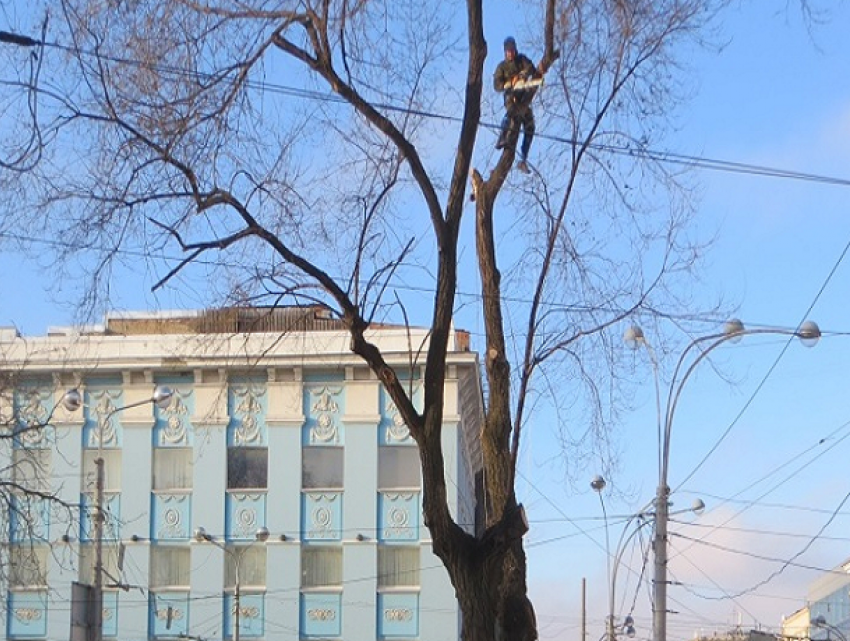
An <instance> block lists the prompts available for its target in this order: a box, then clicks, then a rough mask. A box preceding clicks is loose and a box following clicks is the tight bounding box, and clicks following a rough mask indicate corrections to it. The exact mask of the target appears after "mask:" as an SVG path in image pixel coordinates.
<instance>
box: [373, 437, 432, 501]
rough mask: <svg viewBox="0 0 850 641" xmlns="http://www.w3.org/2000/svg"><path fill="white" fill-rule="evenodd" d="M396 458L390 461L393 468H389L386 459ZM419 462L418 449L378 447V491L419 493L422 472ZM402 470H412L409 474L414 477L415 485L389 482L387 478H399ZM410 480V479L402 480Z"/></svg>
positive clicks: (389, 446) (399, 446)
mask: <svg viewBox="0 0 850 641" xmlns="http://www.w3.org/2000/svg"><path fill="white" fill-rule="evenodd" d="M390 456H393V457H397V458H396V460H394V461H392V463H393V466H392V469H391V468H390V465H389V462H388V461H387V460H386V458H387V457H390ZM402 457H409V458H410V459H411V460H403V458H402ZM420 468H421V464H420V461H419V449H418V448H416V447H414V446H410V445H381V446H380V447H378V491H404V490H406V491H410V492H413V491H415V492H419V491H421V490H422V472H421V469H420ZM404 470H412V472H409V474H415V475H416V482H415V484H410V483H402V482H399V479H398V478H396V479H395V482H390V481H389V479H387V477H388V476H393V477H400V476H402V474H400V473H399V472H403V471H404ZM404 480H405V481H407V480H412V479H406V478H405V479H404Z"/></svg>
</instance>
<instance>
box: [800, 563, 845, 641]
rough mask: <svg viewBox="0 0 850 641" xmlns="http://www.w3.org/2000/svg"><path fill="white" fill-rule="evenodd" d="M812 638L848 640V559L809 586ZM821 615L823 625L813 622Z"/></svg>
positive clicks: (808, 598)
mask: <svg viewBox="0 0 850 641" xmlns="http://www.w3.org/2000/svg"><path fill="white" fill-rule="evenodd" d="M806 598H807V601H808V604H809V605H808V607H809V616H810V619H811V621H812V623H813V625H812V627H811V638H812V639H836V638H840V637H841V636H842V635H843V636H844V641H847V640H848V639H850V558H848V559H847V560H845V561H844V562H843V563H841V564H840V565H838V566H836V567H835V568H833V569H832V570H831V571H830V572H827V573H825V574H824V575H823V576H821V577H820V578H818V579H817V580H815V581H813V582H812V583H811V584H810V585H809V592H808V595H807V597H806ZM819 617H823V621H824V622H825V625H821V626H817V625H814V622H815V621H817V620H818V618H819Z"/></svg>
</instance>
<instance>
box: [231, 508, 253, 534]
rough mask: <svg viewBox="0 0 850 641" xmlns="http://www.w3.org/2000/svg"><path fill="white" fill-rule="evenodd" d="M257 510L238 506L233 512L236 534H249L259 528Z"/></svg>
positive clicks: (234, 531)
mask: <svg viewBox="0 0 850 641" xmlns="http://www.w3.org/2000/svg"><path fill="white" fill-rule="evenodd" d="M258 522H259V521H258V519H257V510H255V509H254V508H252V507H238V508H236V510H235V511H234V512H233V534H234V536H248V535H250V534H252V533H254V532H255V531H256V530H257V523H258Z"/></svg>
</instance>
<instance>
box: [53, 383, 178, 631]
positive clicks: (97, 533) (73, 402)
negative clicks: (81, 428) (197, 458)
mask: <svg viewBox="0 0 850 641" xmlns="http://www.w3.org/2000/svg"><path fill="white" fill-rule="evenodd" d="M172 395H173V392H172V391H171V389H170V388H168V387H165V386H164V385H158V386H157V387H156V388H155V389H154V391H153V395H152V396H151V397H150V398H146V399H144V400H141V401H138V402H136V403H130V404H128V405H122V406H121V407H115V408H113V409H111V410H110V411H109V412H107V413H106V414H105V415H104V416H102V417H101V416H98V418H97V458H96V459H95V460H94V464H95V468H96V473H97V477H96V478H97V480H96V482H95V498H94V606H95V611H94V620H93V621H92V625H93V628H94V635H93V639H94V641H101V639H103V522H104V515H103V486H104V483H105V480H104V476H105V474H104V460H103V427H104V425H105V424H107V423H108V422H109V419H111V418H112V417H113V416H114V415H115V414H117V413H118V412H121V411H123V410H127V409H130V408H133V407H139V406H141V405H146V404H148V403H152V404H153V405H156V406H157V407H158V408H160V409H166V408H167V407H168V406H169V405H171V397H172ZM60 403H61V404H62V406H63V407H64V408H65V409H66V410H67V411H68V412H76V411H77V410H78V409H80V408H81V407H82V406H83V397H82V394H80V391H79V390H77V389H71V390H68V391H67V392H65V394H63V395H62V399H61V400H60Z"/></svg>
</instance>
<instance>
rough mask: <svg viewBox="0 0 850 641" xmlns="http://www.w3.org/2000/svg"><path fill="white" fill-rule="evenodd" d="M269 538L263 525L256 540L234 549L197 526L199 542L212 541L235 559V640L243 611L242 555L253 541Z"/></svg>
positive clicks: (267, 531)
mask: <svg viewBox="0 0 850 641" xmlns="http://www.w3.org/2000/svg"><path fill="white" fill-rule="evenodd" d="M268 538H269V530H268V528H266V527H261V528H259V529H258V530H257V531H256V532H255V533H254V541H252V542H251V544H249V545H247V546H245V547H243V548H242V549H241V550H239V551H234V550H231V549H230V548H228V547H227V546H226V545H225V544H224V543H221V542H220V541H217V540H215V539H214V538H213V536H212V535H211V534H208V533H207V531H206V530H205V529H204V528H203V527H202V526H201V527H197V528H195V540H196V541H198V543H204V542H207V543H212V544H213V545H214V546H216V547H217V548H218V549H219V550H221V551H222V552H224V553H225V554H228V555H230V557H231V558H232V559H233V566H234V570H235V572H236V577H235V578H236V585H235V586H234V590H233V609H234V613H233V614H234V619H233V623H234V626H233V639H234V641H239V617H240V615H241V611H242V605H241V603H240V597H241V587H242V585H241V581H240V577H239V570H240V566H241V565H242V557H243V556H244V555H245V552H247V551H248V549H249V548H250V547H251V545H252V544H253V543H257V542H259V543H265V542H266V541H268Z"/></svg>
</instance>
